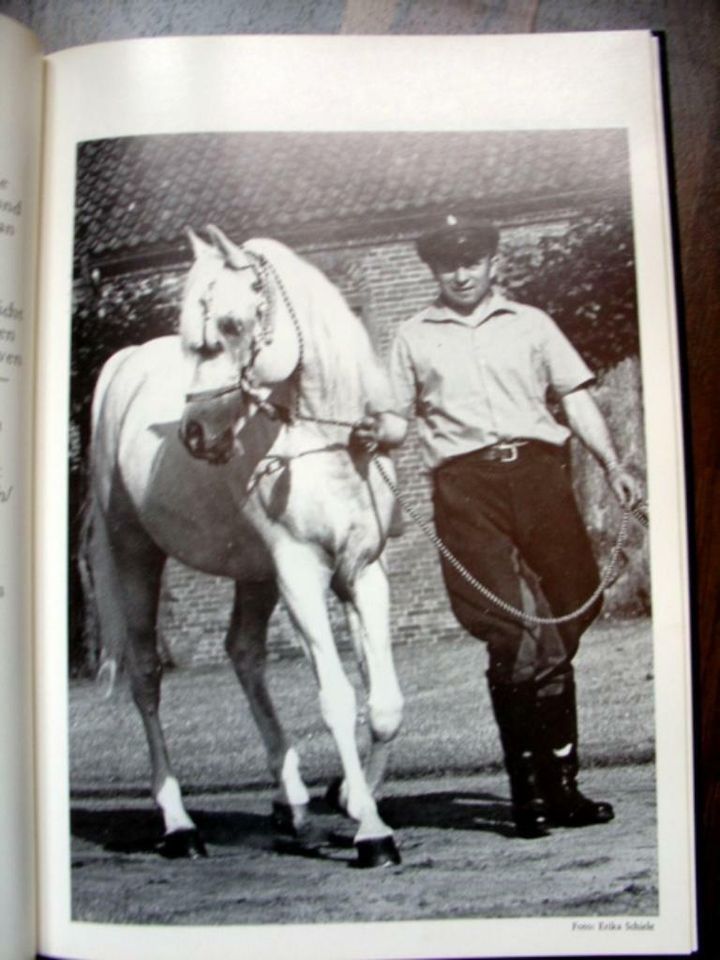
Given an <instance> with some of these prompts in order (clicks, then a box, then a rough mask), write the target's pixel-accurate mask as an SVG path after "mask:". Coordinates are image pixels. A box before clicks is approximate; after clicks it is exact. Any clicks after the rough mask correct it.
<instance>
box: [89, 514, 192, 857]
mask: <svg viewBox="0 0 720 960" xmlns="http://www.w3.org/2000/svg"><path fill="white" fill-rule="evenodd" d="M113 529H115V530H116V531H117V534H118V535H117V536H115V537H113V536H112V535H108V534H109V530H108V528H107V527H106V525H105V521H104V520H102V521H100V524H99V527H98V535H99V536H100V537H102V536H105V537H107V545H108V548H109V552H108V553H107V555H106V556H107V562H108V564H109V565H111V566H112V569H111V570H108V572H109V573H110V574H112V575H113V576H112V577H111V579H110V580H108V581H106V583H105V584H104V586H105V588H106V589H107V595H106V590H105V589H98V590H97V597H98V602H99V605H100V607H101V605H102V602H103V596H104V595H106V596H107V599H106V604H112V606H111V609H109V610H108V613H109V614H113V613H114V614H115V615H116V614H117V611H118V609H122V613H123V615H124V617H123V618H124V624H122V628H124V630H125V637H124V644H123V648H124V654H125V656H124V660H125V667H126V669H127V672H128V677H129V681H130V688H131V691H132V696H133V700H134V701H135V705H136V707H137V709H138V712H139V713H140V717H141V719H142V723H143V727H144V729H145V735H146V737H147V742H148V748H149V752H150V763H151V768H152V779H151V789H152V795H153V797H154V799H155V802H156V803H157V805H158V807H159V808H160V810H161V812H162V815H163V822H164V825H165V837H164V840H163V842H162V844H161V845H160V846H159V848H158V850H159V852H160V853H162V854H163V855H165V856H170V857H179V856H196V855H198V854H201V855H204V854H205V847H204V844H203V843H202V840H201V839H200V838H199V836H198V833H197V829H196V827H195V824H194V823H193V821H192V820H191V818H190V817H189V815H188V813H187V811H186V810H185V807H184V805H183V801H182V796H181V793H180V786H179V784H178V781H177V779H176V777H175V775H174V774H173V771H172V768H171V766H170V760H169V757H168V751H167V746H166V744H165V736H164V734H163V730H162V726H161V724H160V681H161V678H162V663H161V660H160V655H159V653H158V649H157V640H156V619H157V612H158V599H159V595H160V580H161V577H162V572H163V567H164V564H165V555H164V554H163V553H162V552H161V551H160V550H159V549H158V548H157V547H156V546H155V544H154V543H153V542H152V541H151V540H150V539H149V538H148V537H147V535H146V534H145V533H144V532H143V531H142V530H140V529H139V528H138V527H137V526H136V525H135V524H133V522H132V521H128V520H123V522H122V523H118V524H117V525H116V526H115V527H114V528H113ZM111 597H114V600H111ZM99 612H100V614H101V617H102V609H100V610H99ZM105 619H106V622H107V617H106V618H105ZM118 628H119V625H118V624H115V625H114V629H118Z"/></svg>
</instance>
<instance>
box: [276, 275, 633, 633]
mask: <svg viewBox="0 0 720 960" xmlns="http://www.w3.org/2000/svg"><path fill="white" fill-rule="evenodd" d="M261 262H262V267H261V269H264V271H266V272H267V273H270V274H271V275H272V277H273V279H274V280H275V283H276V285H277V288H278V290H279V291H280V296H281V297H282V300H283V303H284V304H285V308H286V310H287V311H288V313H289V315H290V319H291V320H292V324H293V326H294V328H295V334H296V336H297V340H298V363H297V366H296V368H295V370H296V373H297V377H298V380H299V379H300V375H301V373H302V369H303V362H304V359H305V356H304V353H305V344H304V340H303V335H302V328H301V327H300V321H299V320H298V317H297V314H296V313H295V308H294V306H293V303H292V301H291V300H290V297H289V296H288V293H287V291H286V289H285V285H284V284H283V282H282V280H281V279H280V277H279V275H278V272H277V270H276V269H275V266H274V265H273V264H272V263H271V262H270V261H268V260H266V259H265V258H264V257H263V258H262V261H261ZM292 419H294V420H307V421H311V422H315V423H320V424H328V425H333V426H338V427H348V428H350V429H351V430H352V428H353V427H354V426H355V424H354V423H349V422H347V421H343V420H322V419H320V418H318V417H310V416H303V415H302V414H301V413H300V389H299V388H298V391H297V394H296V396H295V411H294V414H293V417H292ZM372 461H373V463H374V464H375V467H376V469H377V471H378V473H379V474H380V476H381V477H382V479H383V480H384V482H385V483H386V484H387V486H388V488H389V489H390V491H391V492H392V494H393V496H394V497H395V499H396V500H397V502H398V503H399V504H400V506H401V507H402V508H403V510H404V511H405V512H406V513H407V515H408V516H409V517H410V519H411V520H412V521H413V522H414V523H415V524H416V526H417V527H419V529H420V530H421V532H422V533H423V534H424V536H425V537H426V538H427V539H428V540H429V541H430V542H431V543H432V544H434V545H435V547H436V548H437V549H438V550H439V552H440V553H441V554H442V556H443V557H444V558H445V559H446V560H447V562H448V563H449V564H450V565H451V566H452V567H454V569H455V570H456V571H457V572H458V573H459V574H460V576H461V577H462V578H463V579H464V580H466V581H467V583H469V584H470V586H471V587H472V588H473V589H474V590H477V592H478V593H480V594H481V595H482V596H483V597H485V599H486V600H489V601H490V602H491V603H492V604H494V605H495V606H496V607H498V608H499V609H500V610H502V611H503V612H504V613H507V614H508V615H509V616H511V617H514V618H515V619H517V620H521V621H524V622H525V623H529V624H531V625H533V626H538V627H544V626H556V625H558V624H561V623H568V622H569V621H570V620H575V619H577V617H580V616H582V615H583V614H584V613H585V612H586V611H587V610H589V609H590V608H591V607H592V606H594V605H595V604H596V603H597V601H598V600H599V599H600V597H601V596H602V595H603V593H604V592H605V590H606V589H607V587H609V586H610V584H611V583H612V582H613V580H614V579H615V575H616V572H617V567H618V563H619V560H620V555H621V553H622V548H623V546H624V545H625V541H626V540H627V532H628V525H629V523H630V517H631V516H634V517H635V519H636V520H638V522H639V523H641V524H643V526H645V527H647V518H646V517H645V515H644V514H643V513H641V512H640V511H639V510H630V509H629V508H627V507H625V508H623V516H622V520H621V522H620V529H619V530H618V535H617V537H616V539H615V544H614V546H613V548H612V550H611V551H610V557H609V559H608V563H607V566H606V567H605V569H604V571H603V573H602V575H601V577H600V583H599V584H598V586H597V588H596V589H595V591H594V592H593V593H592V595H591V596H589V597H588V598H587V600H586V601H585V602H584V603H583V604H582V605H581V606H579V607H578V608H577V609H576V610H572V611H571V612H570V613H566V614H563V615H562V616H559V617H538V616H536V615H535V614H532V613H528V612H527V611H525V610H520V609H519V608H518V607H514V606H513V605H512V604H510V603H508V602H507V601H506V600H503V599H502V597H498V596H497V594H495V593H493V592H492V590H490V589H489V588H488V587H486V586H485V584H484V583H481V582H480V581H479V580H478V579H477V577H475V576H474V575H473V574H472V573H471V572H470V571H469V570H468V569H467V567H466V566H465V565H464V564H463V563H462V562H461V561H460V560H458V558H457V557H456V556H455V554H454V553H453V552H452V550H450V548H449V547H448V546H447V545H446V544H445V543H444V542H443V541H442V540H441V539H440V537H439V536H438V535H437V534H436V533H435V530H434V529H433V527H432V525H431V524H430V523H429V522H428V521H427V520H426V519H425V517H422V516H421V515H420V514H419V513H418V511H417V510H416V509H415V507H414V506H413V505H412V504H411V503H410V502H409V500H408V499H407V497H405V495H404V494H403V493H401V492H400V489H399V487H398V486H397V484H396V483H395V481H394V480H393V479H392V478H391V477H390V476H389V474H388V473H387V471H386V470H385V467H384V466H383V464H382V461H381V460H380V457H379V455H378V454H377V453H376V452H375V453H373V454H372Z"/></svg>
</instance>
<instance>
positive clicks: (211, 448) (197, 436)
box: [179, 420, 235, 464]
mask: <svg viewBox="0 0 720 960" xmlns="http://www.w3.org/2000/svg"><path fill="white" fill-rule="evenodd" d="M179 432H180V439H181V441H182V443H183V444H184V446H185V448H186V450H187V451H188V453H190V454H191V456H193V457H195V458H196V459H198V460H206V461H207V462H208V463H213V464H221V463H227V462H228V460H229V459H230V458H231V457H232V455H233V453H234V449H235V438H234V435H233V431H232V430H231V429H230V428H228V429H227V430H224V431H223V432H222V433H220V434H218V435H217V436H215V437H209V436H208V435H207V433H206V431H205V429H204V427H203V425H202V423H200V421H199V420H188V421H186V422H184V423H183V424H181V426H180V431H179Z"/></svg>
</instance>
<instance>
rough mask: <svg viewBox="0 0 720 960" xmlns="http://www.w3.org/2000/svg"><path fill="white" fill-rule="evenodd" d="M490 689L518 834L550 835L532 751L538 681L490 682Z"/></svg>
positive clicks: (531, 836)
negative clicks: (534, 682) (536, 685)
mask: <svg viewBox="0 0 720 960" xmlns="http://www.w3.org/2000/svg"><path fill="white" fill-rule="evenodd" d="M489 690H490V699H491V701H492V705H493V710H494V712H495V719H496V720H497V725H498V729H499V731H500V742H501V743H502V748H503V754H504V758H505V768H506V770H507V772H508V776H509V778H510V798H511V801H512V816H513V820H514V821H515V827H516V829H517V832H518V835H519V836H521V837H525V838H527V839H532V838H535V837H544V836H547V830H546V826H547V821H546V818H545V806H544V803H543V800H542V797H541V795H540V792H539V790H538V785H537V780H536V775H535V757H534V753H533V742H534V736H535V727H536V721H535V685H534V684H533V683H517V684H489Z"/></svg>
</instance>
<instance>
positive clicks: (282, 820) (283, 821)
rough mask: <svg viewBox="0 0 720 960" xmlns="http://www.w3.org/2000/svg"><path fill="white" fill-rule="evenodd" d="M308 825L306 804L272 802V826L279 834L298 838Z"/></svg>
mask: <svg viewBox="0 0 720 960" xmlns="http://www.w3.org/2000/svg"><path fill="white" fill-rule="evenodd" d="M307 823H308V805H307V804H306V803H295V804H291V803H281V802H280V801H279V800H273V805H272V825H273V827H274V829H275V830H278V831H279V832H280V833H286V834H289V835H290V836H291V837H299V836H300V835H301V834H302V832H303V830H304V829H305V828H306V827H307Z"/></svg>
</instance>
